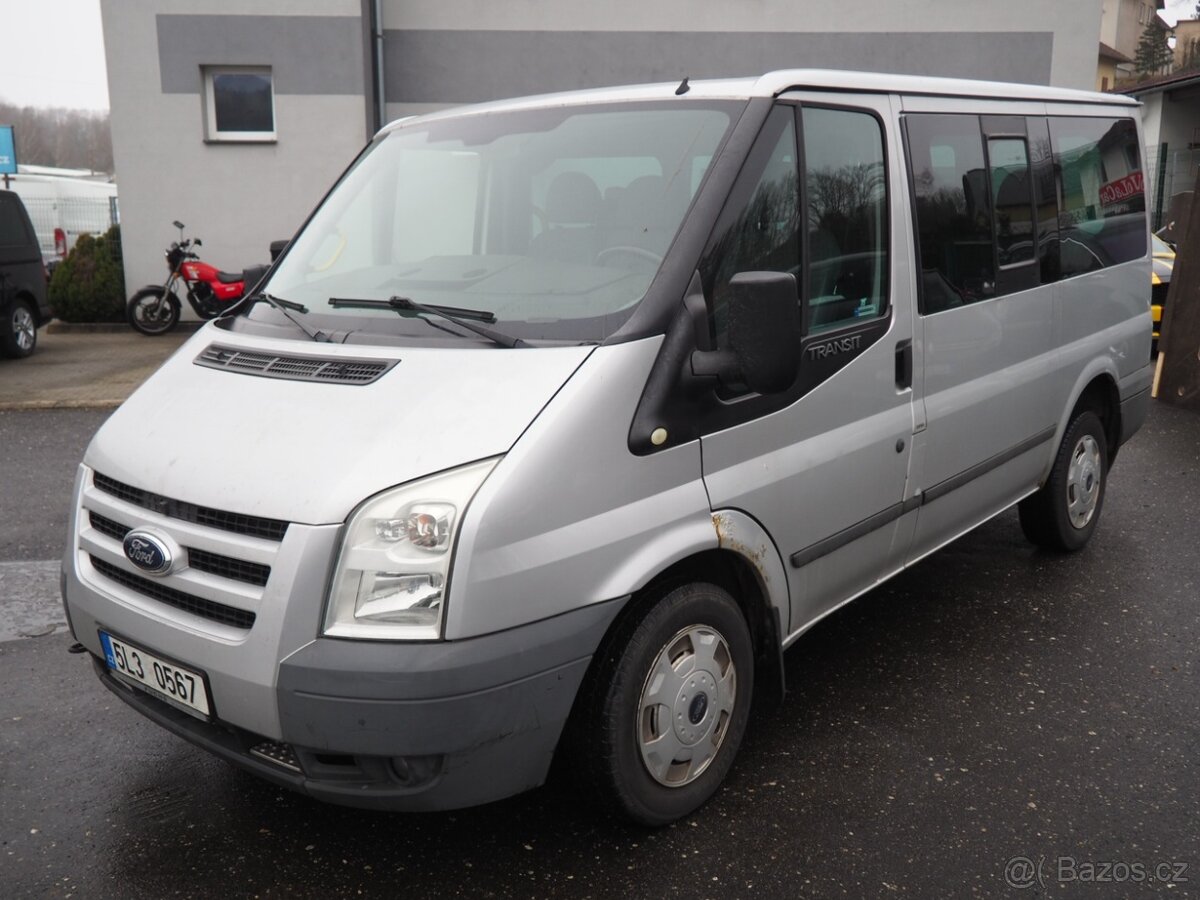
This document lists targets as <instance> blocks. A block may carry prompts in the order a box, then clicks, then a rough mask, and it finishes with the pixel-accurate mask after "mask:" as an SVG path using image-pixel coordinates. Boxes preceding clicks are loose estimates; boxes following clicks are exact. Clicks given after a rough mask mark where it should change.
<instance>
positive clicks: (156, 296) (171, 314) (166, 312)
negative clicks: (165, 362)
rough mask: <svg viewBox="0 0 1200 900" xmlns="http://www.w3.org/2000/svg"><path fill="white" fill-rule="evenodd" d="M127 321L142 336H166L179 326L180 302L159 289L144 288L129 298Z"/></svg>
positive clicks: (126, 309)
mask: <svg viewBox="0 0 1200 900" xmlns="http://www.w3.org/2000/svg"><path fill="white" fill-rule="evenodd" d="M125 319H126V321H128V322H129V324H130V325H131V326H132V327H133V328H134V330H136V331H140V332H141V333H142V334H148V335H158V334H166V333H167V332H168V331H170V330H171V329H172V328H174V327H175V326H176V325H177V324H179V300H178V299H177V298H176V296H175V295H174V294H167V295H165V296H164V295H163V289H162V288H159V287H148V288H142V289H141V290H140V291H138V292H137V293H136V294H134V295H133V296H132V297H130V298H129V303H128V304H127V305H126V307H125Z"/></svg>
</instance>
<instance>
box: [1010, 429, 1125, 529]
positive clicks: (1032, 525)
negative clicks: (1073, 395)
mask: <svg viewBox="0 0 1200 900" xmlns="http://www.w3.org/2000/svg"><path fill="white" fill-rule="evenodd" d="M1107 479H1108V443H1107V438H1106V437H1105V433H1104V423H1103V422H1101V421H1100V417H1099V416H1098V415H1096V413H1095V412H1093V411H1092V410H1090V409H1089V410H1084V411H1083V412H1081V413H1079V414H1078V415H1076V416H1075V418H1074V419H1072V420H1071V424H1070V425H1069V426H1068V427H1067V433H1066V434H1065V435H1064V436H1063V441H1062V444H1061V445H1060V446H1059V448H1058V456H1056V457H1055V459H1054V466H1053V468H1052V469H1051V470H1050V478H1049V479H1048V480H1047V481H1046V484H1045V486H1043V487H1042V489H1041V490H1040V491H1038V492H1037V493H1036V494H1034V495H1033V496H1031V497H1027V498H1026V499H1024V500H1022V501H1021V504H1020V506H1019V507H1018V511H1019V513H1020V518H1021V529H1022V530H1023V531H1024V532H1025V536H1026V537H1027V538H1029V540H1030V541H1032V542H1033V543H1035V544H1037V545H1038V546H1039V547H1044V548H1045V549H1047V550H1065V551H1071V550H1078V549H1079V548H1080V547H1082V546H1083V545H1084V544H1086V543H1087V542H1088V539H1089V538H1091V536H1092V532H1093V531H1095V530H1096V524H1097V523H1098V522H1099V521H1100V512H1101V510H1102V509H1103V507H1104V491H1105V487H1106V485H1107Z"/></svg>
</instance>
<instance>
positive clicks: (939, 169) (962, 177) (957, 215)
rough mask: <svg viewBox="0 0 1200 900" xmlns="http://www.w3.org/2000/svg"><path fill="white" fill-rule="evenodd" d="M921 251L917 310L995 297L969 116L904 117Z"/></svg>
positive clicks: (984, 187) (987, 215) (976, 134)
mask: <svg viewBox="0 0 1200 900" xmlns="http://www.w3.org/2000/svg"><path fill="white" fill-rule="evenodd" d="M905 127H906V130H907V134H908V157H909V167H910V170H911V172H912V179H913V191H914V198H915V201H916V214H917V242H918V246H919V248H920V256H921V269H922V274H921V311H922V312H924V313H935V312H941V311H942V310H945V309H949V308H951V307H956V306H961V305H963V304H964V303H972V302H974V301H976V300H983V299H986V298H988V297H991V296H994V295H995V290H996V272H995V265H994V262H993V254H992V223H991V212H990V209H989V206H990V204H989V193H990V190H989V185H988V177H987V170H986V168H985V166H984V161H983V138H982V135H981V133H980V130H979V119H978V118H977V117H975V116H943V115H913V116H908V117H907V118H906V120H905Z"/></svg>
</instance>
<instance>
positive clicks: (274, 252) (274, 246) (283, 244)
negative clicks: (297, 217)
mask: <svg viewBox="0 0 1200 900" xmlns="http://www.w3.org/2000/svg"><path fill="white" fill-rule="evenodd" d="M290 243H291V241H288V240H282V241H271V262H275V260H277V259H279V254H280V253H282V252H283V251H284V250H286V249H287V245H288V244H290Z"/></svg>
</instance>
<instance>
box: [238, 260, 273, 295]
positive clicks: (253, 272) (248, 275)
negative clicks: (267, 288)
mask: <svg viewBox="0 0 1200 900" xmlns="http://www.w3.org/2000/svg"><path fill="white" fill-rule="evenodd" d="M269 268H271V267H270V266H263V265H257V266H250V267H249V268H247V269H242V296H243V297H246V296H249V295H250V294H252V293H254V292H255V288H257V287H258V285H259V282H261V281H262V280H263V276H264V275H266V274H267V269H269Z"/></svg>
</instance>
